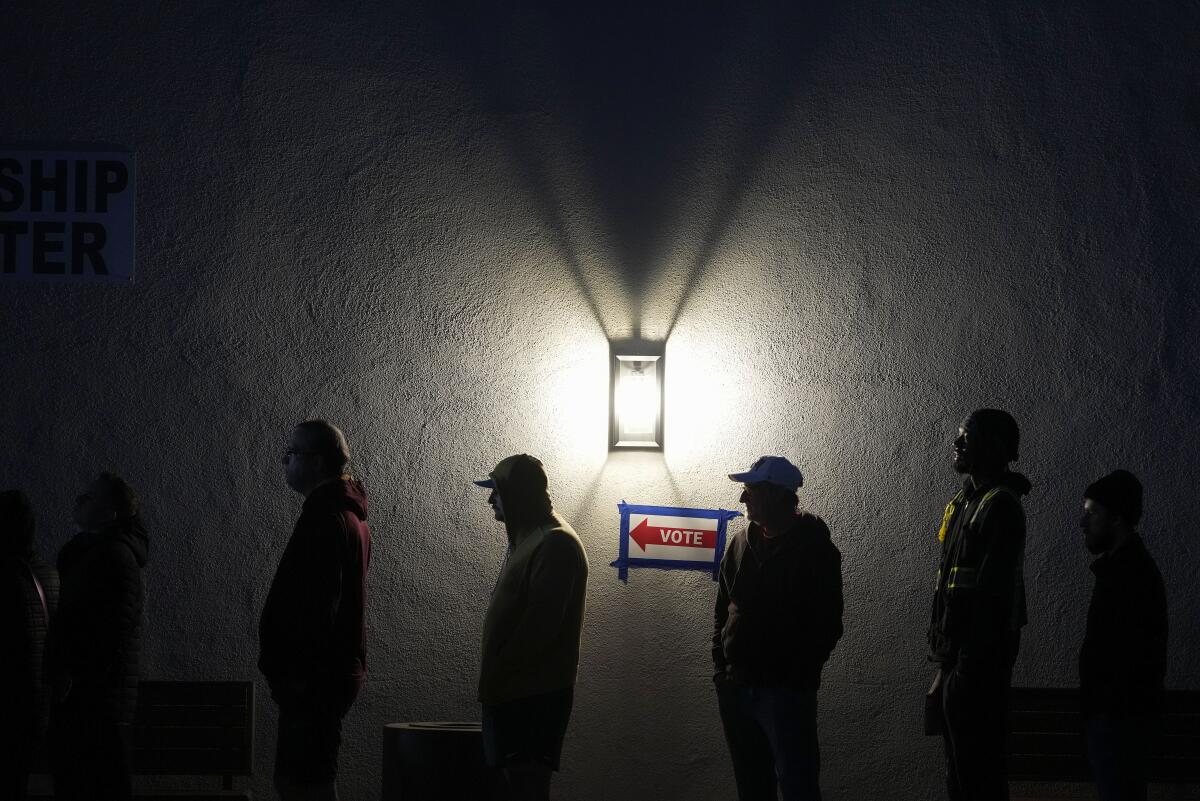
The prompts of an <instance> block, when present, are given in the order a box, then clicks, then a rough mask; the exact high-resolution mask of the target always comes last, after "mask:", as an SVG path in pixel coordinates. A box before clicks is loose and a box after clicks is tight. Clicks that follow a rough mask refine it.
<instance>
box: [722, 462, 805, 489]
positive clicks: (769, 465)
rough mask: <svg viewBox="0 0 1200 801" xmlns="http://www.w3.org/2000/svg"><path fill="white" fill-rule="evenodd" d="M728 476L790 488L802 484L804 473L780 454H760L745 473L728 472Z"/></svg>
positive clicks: (797, 487) (744, 482) (738, 479)
mask: <svg viewBox="0 0 1200 801" xmlns="http://www.w3.org/2000/svg"><path fill="white" fill-rule="evenodd" d="M729 478H730V480H732V481H738V482H741V483H742V484H758V483H759V482H762V481H765V482H767V483H769V484H778V485H779V486H781V487H787V488H788V489H790V490H797V489H800V488H801V487H803V486H804V474H803V473H801V472H800V468H799V467H796V465H794V464H792V463H791V462H789V461H788V460H787V459H785V458H783V457H782V456H760V457H759V458H758V461H756V462H755V463H754V464H752V465H751V466H750V469H749V470H747V471H746V472H745V473H730V474H729Z"/></svg>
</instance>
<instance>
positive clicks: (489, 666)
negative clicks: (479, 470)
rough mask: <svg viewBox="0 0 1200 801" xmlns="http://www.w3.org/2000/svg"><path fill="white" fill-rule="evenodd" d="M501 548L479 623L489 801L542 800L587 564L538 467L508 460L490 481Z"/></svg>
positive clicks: (561, 734) (567, 697)
mask: <svg viewBox="0 0 1200 801" xmlns="http://www.w3.org/2000/svg"><path fill="white" fill-rule="evenodd" d="M475 483H476V484H477V485H479V486H480V487H483V488H485V489H490V490H491V494H490V495H489V496H488V504H490V505H491V507H492V510H493V512H494V514H495V518H496V520H498V521H500V522H501V523H503V524H504V530H505V533H506V535H507V540H508V550H507V555H506V558H505V561H504V566H503V567H502V568H501V569H500V576H499V578H498V579H497V581H496V587H495V589H494V590H493V591H492V597H491V601H490V603H489V604H488V609H487V616H486V617H485V618H484V622H483V656H482V662H481V665H480V671H479V701H480V703H481V704H482V706H483V710H482V714H483V744H484V756H485V758H486V761H487V764H488V766H489V767H491V768H492V769H493V770H494V771H496V772H497V774H498V777H497V781H496V782H495V783H494V790H493V798H495V799H505V801H547V799H549V798H550V780H551V775H552V773H553V772H554V771H557V770H558V769H559V762H560V757H561V754H562V747H563V740H564V738H565V737H566V731H567V723H568V722H569V720H570V717H571V707H572V704H573V701H574V691H575V676H576V670H577V668H578V665H579V642H580V636H581V634H582V631H583V615H584V602H585V595H586V592H587V576H588V562H587V556H586V555H585V554H584V551H583V545H582V543H581V542H580V540H579V536H578V535H577V534H576V533H575V530H574V529H572V528H571V526H570V524H569V523H567V521H566V520H564V519H563V517H562V516H561V515H559V514H558V513H557V512H555V511H554V507H553V504H552V503H551V501H550V495H549V494H548V492H547V486H548V481H547V478H546V471H545V469H544V468H543V467H542V463H541V462H540V461H538V460H537V459H535V458H534V457H532V456H529V455H527V454H519V455H516V456H510V457H508V458H506V459H504V460H503V461H501V462H500V463H499V464H498V465H496V468H495V469H494V470H492V472H491V473H490V474H489V476H488V478H486V479H484V480H482V481H476V482H475Z"/></svg>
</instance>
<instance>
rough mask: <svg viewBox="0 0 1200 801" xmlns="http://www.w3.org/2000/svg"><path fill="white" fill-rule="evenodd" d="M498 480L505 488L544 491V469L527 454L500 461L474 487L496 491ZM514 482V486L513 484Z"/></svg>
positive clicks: (535, 459) (539, 462)
mask: <svg viewBox="0 0 1200 801" xmlns="http://www.w3.org/2000/svg"><path fill="white" fill-rule="evenodd" d="M497 479H499V480H500V481H501V482H503V483H504V486H505V487H509V488H511V487H512V486H514V485H516V486H521V487H529V488H532V489H535V490H543V491H544V490H545V489H546V483H547V482H546V469H545V468H544V467H543V466H542V463H541V461H539V460H538V459H537V458H535V457H533V456H530V455H529V454H527V453H518V454H516V455H514V456H509V457H507V458H505V459H501V460H500V464H498V465H496V469H494V470H493V471H492V472H491V473H490V474H489V475H488V477H487V478H484V479H480V480H478V481H476V482H475V486H477V487H483V488H484V489H496V480H497ZM514 482H515V484H514Z"/></svg>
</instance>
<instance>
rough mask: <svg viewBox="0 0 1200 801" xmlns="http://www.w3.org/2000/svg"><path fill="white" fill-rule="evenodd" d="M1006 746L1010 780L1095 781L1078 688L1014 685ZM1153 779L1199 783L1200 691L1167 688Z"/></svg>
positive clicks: (1152, 763)
mask: <svg viewBox="0 0 1200 801" xmlns="http://www.w3.org/2000/svg"><path fill="white" fill-rule="evenodd" d="M1007 750H1008V778H1009V781H1018V782H1019V781H1026V782H1088V783H1091V782H1093V781H1094V777H1093V775H1092V770H1091V767H1090V766H1089V765H1088V761H1087V749H1086V745H1085V741H1084V737H1083V721H1082V719H1081V717H1080V714H1079V690H1078V689H1074V688H1069V689H1068V688H1062V689H1060V688H1049V687H1014V688H1013V689H1012V695H1011V698H1010V703H1009V715H1008V749H1007ZM1150 783H1151V784H1172V785H1179V784H1184V785H1186V784H1200V692H1193V691H1178V690H1177V691H1171V692H1168V693H1167V703H1166V713H1165V714H1164V715H1163V718H1162V734H1161V736H1160V737H1157V738H1156V739H1155V741H1154V742H1153V743H1152V744H1151V751H1150Z"/></svg>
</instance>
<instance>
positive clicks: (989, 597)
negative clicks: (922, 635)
mask: <svg viewBox="0 0 1200 801" xmlns="http://www.w3.org/2000/svg"><path fill="white" fill-rule="evenodd" d="M989 506H990V508H986V509H985V510H984V515H983V516H982V519H981V520H980V526H979V529H978V530H977V531H974V532H972V533H971V535H970V536H973V537H977V538H979V540H980V541H981V542H982V545H983V547H982V549H981V551H980V552H979V553H980V556H979V561H978V565H977V567H976V571H975V581H974V586H970V585H969V584H968V585H965V586H960V587H959V588H956V593H958V594H959V595H960V596H961V595H968V596H969V598H962V599H961V600H960V601H959V603H962V602H966V603H967V604H969V608H970V615H971V617H970V622H969V623H968V624H967V625H966V626H965V630H964V632H963V639H962V643H961V644H960V646H959V652H958V663H959V666H960V669H967V668H968V667H969V665H970V664H971V662H972V661H974V660H977V659H987V660H994V659H996V658H998V657H1000V656H1001V655H1004V654H1005V651H1006V648H1007V643H1008V636H1009V635H1010V634H1011V633H1013V631H1014V630H1015V629H1014V627H1015V626H1016V623H1017V622H1016V621H1015V620H1013V616H1014V613H1015V611H1016V610H1015V604H1016V603H1017V599H1016V597H1015V594H1016V593H1017V592H1018V591H1019V589H1020V588H1019V587H1018V586H1017V581H1018V579H1019V576H1020V571H1021V570H1022V562H1023V559H1024V554H1025V512H1024V510H1023V509H1022V508H1021V504H1020V503H1019V502H1018V501H1017V500H1016V499H1015V498H1013V497H1011V496H1009V495H1007V494H1004V493H1001V494H998V495H996V496H995V497H994V498H992V500H991V501H990V502H989Z"/></svg>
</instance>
